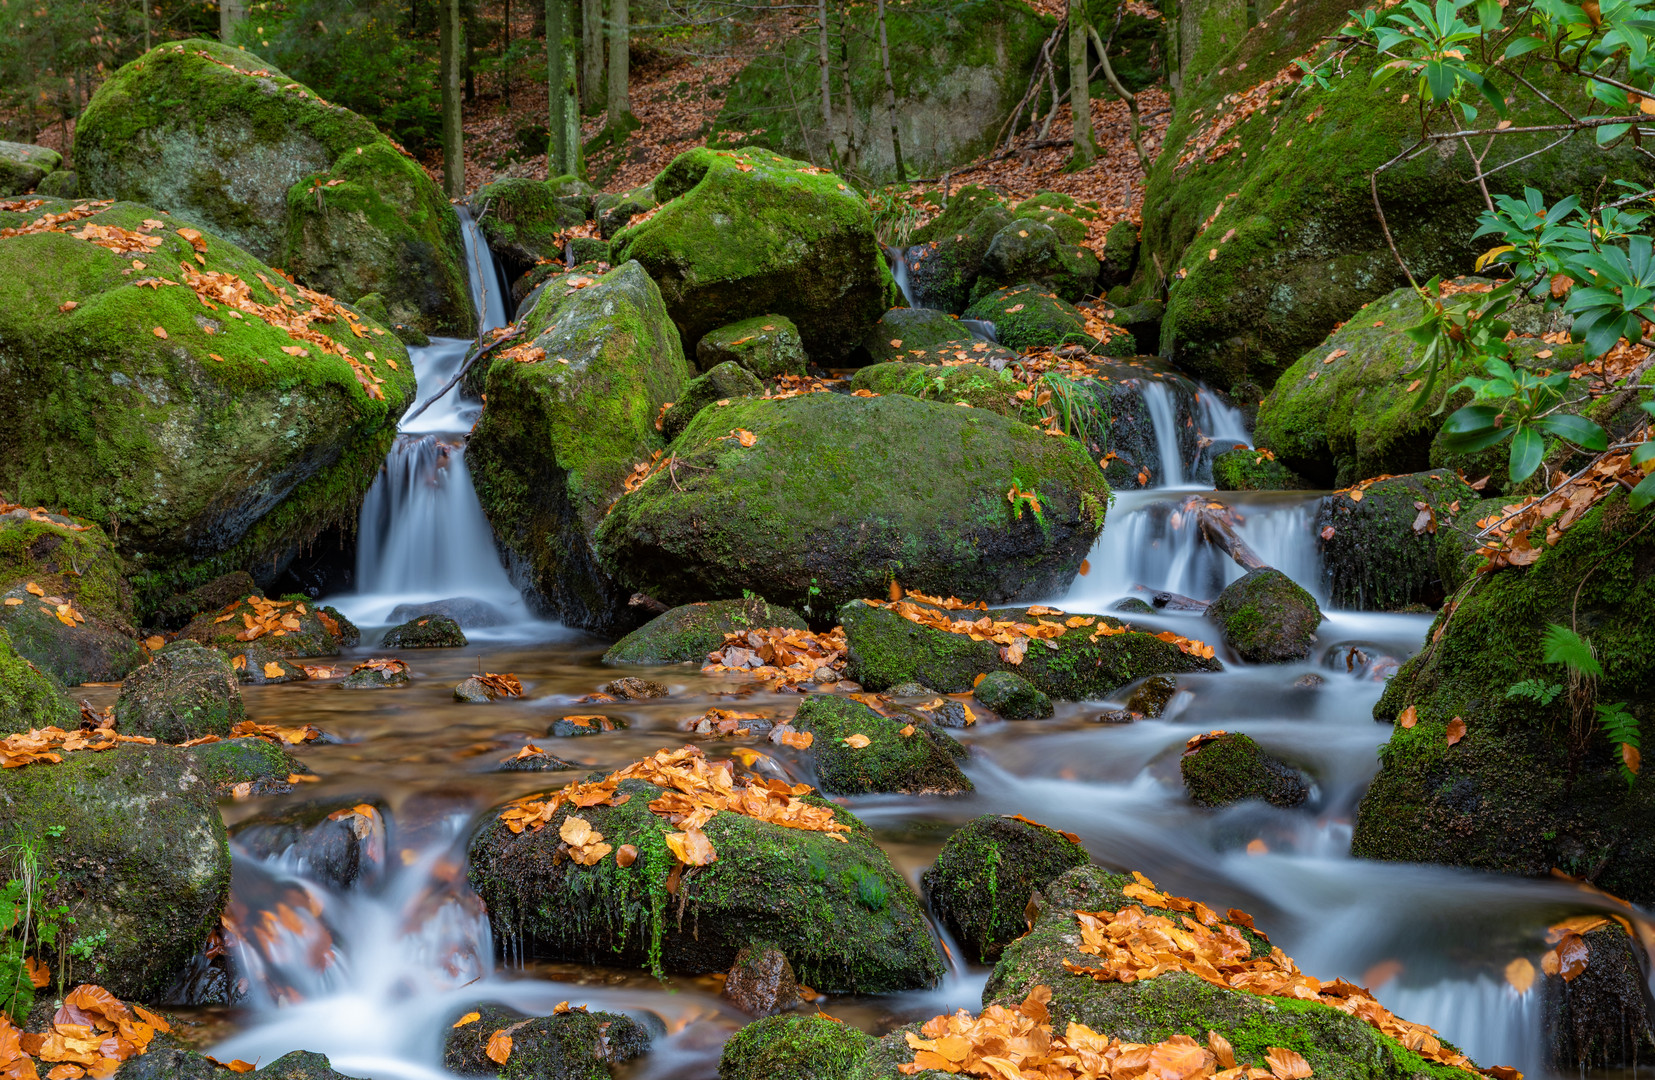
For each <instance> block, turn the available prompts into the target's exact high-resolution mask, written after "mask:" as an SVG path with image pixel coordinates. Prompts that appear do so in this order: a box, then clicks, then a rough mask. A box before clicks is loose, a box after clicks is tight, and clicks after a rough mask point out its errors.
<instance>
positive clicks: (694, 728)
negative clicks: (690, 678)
mask: <svg viewBox="0 0 1655 1080" xmlns="http://www.w3.org/2000/svg"><path fill="white" fill-rule="evenodd" d="M764 719H765V718H764V717H763V716H761V715H759V714H758V713H756V712H737V711H736V710H734V709H708V710H707V711H706V712H704V713H702V714H701V715H700V716H692V717H690V718H689V719H688V720H681V721H679V723H678V727H679V730H681V731H688V732H693V733H694V734H696V735H722V736H728V737H730V738H744V737H745V736H748V735H751V734H752V733H753V729H752V727H751V725H752V723H753V721H755V720H758V721H764Z"/></svg>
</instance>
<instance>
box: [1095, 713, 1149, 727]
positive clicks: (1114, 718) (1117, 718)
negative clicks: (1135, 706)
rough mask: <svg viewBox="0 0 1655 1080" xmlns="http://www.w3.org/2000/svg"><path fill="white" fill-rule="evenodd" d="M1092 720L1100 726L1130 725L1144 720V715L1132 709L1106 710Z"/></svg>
mask: <svg viewBox="0 0 1655 1080" xmlns="http://www.w3.org/2000/svg"><path fill="white" fill-rule="evenodd" d="M1092 719H1093V720H1094V721H1096V722H1097V723H1099V724H1130V723H1132V722H1133V721H1135V720H1142V719H1143V714H1142V713H1135V712H1133V711H1132V710H1130V709H1105V710H1103V711H1102V712H1100V713H1098V714H1097V715H1096V716H1094V717H1092Z"/></svg>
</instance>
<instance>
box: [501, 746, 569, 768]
mask: <svg viewBox="0 0 1655 1080" xmlns="http://www.w3.org/2000/svg"><path fill="white" fill-rule="evenodd" d="M584 768H586V766H585V765H582V764H581V763H580V762H578V761H566V760H564V759H563V758H560V757H558V756H557V755H555V754H548V753H546V752H545V751H541V752H540V753H538V754H521V755H513V756H512V757H509V758H506V759H505V760H504V761H502V762H500V764H499V765H498V766H496V767H495V769H494V771H495V772H567V771H569V770H571V769H584Z"/></svg>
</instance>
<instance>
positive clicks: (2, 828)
mask: <svg viewBox="0 0 1655 1080" xmlns="http://www.w3.org/2000/svg"><path fill="white" fill-rule="evenodd" d="M0 835H5V836H7V837H8V838H9V842H11V843H27V844H30V845H32V846H33V848H34V850H35V851H36V852H38V853H39V855H40V861H41V874H42V875H43V879H44V878H46V877H48V876H51V875H55V880H53V882H52V884H51V885H50V886H49V888H48V889H47V890H46V892H47V895H46V896H45V897H44V899H45V901H46V902H47V903H49V904H59V903H72V905H73V908H72V910H73V912H74V915H75V923H74V931H73V938H74V939H75V940H77V941H81V942H83V943H85V944H84V946H83V948H82V949H79V950H76V951H74V952H72V953H70V955H69V956H67V957H63V958H60V957H59V956H58V955H56V954H55V951H54V950H46V951H45V953H44V954H43V955H42V956H41V959H42V960H43V961H44V962H45V963H46V964H47V966H48V967H50V968H52V969H53V970H56V968H57V966H58V963H59V961H60V959H62V960H63V961H64V962H65V963H66V964H67V978H68V979H69V980H70V981H71V982H73V983H80V982H96V983H98V984H100V985H102V986H103V987H105V988H106V989H108V990H109V991H110V992H111V993H113V994H115V995H116V996H117V997H121V998H124V999H136V1000H139V1001H144V1000H154V999H156V998H157V997H158V996H159V995H160V994H161V993H162V991H164V990H165V989H166V988H167V986H168V985H169V984H170V983H171V981H172V979H173V977H174V976H175V975H177V973H178V972H179V971H180V970H181V969H182V968H183V967H184V966H185V965H186V964H187V963H189V962H190V960H191V959H192V958H193V957H195V956H196V955H197V954H198V953H200V952H201V950H202V949H203V948H204V947H205V946H206V943H207V936H208V935H209V934H210V933H211V932H212V931H213V929H214V928H215V927H217V925H218V917H219V914H220V913H221V912H222V911H223V910H224V903H225V900H226V899H227V897H228V895H229V888H230V849H229V845H228V843H227V842H226V838H225V833H224V821H223V819H222V818H221V817H220V816H219V811H218V803H217V799H216V798H215V796H214V793H213V791H212V789H211V788H210V787H209V786H208V785H207V784H206V783H205V782H204V781H203V779H202V777H201V776H200V774H199V773H197V772H196V771H195V769H194V767H193V765H192V759H191V756H190V753H189V752H188V751H186V750H180V749H178V748H176V747H171V746H139V745H134V744H123V745H122V746H119V747H117V748H116V749H113V750H108V751H104V752H103V753H97V754H92V753H78V754H66V755H64V760H63V761H62V762H61V763H59V764H50V765H30V766H25V767H23V768H18V769H4V770H0ZM70 944H71V942H70V941H68V940H62V941H61V943H60V945H59V946H58V947H59V948H66V947H67V946H68V945H70Z"/></svg>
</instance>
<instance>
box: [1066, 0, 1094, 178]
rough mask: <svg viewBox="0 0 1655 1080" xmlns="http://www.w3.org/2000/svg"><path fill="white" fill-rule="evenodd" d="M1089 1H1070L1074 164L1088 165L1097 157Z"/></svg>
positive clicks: (1070, 96) (1070, 76) (1070, 95)
mask: <svg viewBox="0 0 1655 1080" xmlns="http://www.w3.org/2000/svg"><path fill="white" fill-rule="evenodd" d="M1086 44H1087V42H1086V0H1069V108H1070V110H1071V112H1072V113H1073V115H1074V141H1075V153H1074V158H1073V164H1074V166H1075V167H1076V168H1082V169H1083V168H1085V167H1086V166H1088V165H1090V164H1092V162H1093V161H1094V160H1095V159H1096V158H1097V150H1096V149H1094V148H1093V145H1092V94H1091V88H1090V87H1089V86H1088V85H1087V82H1088V79H1089V77H1090V75H1091V69H1090V67H1089V66H1088V65H1087V63H1086Z"/></svg>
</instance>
